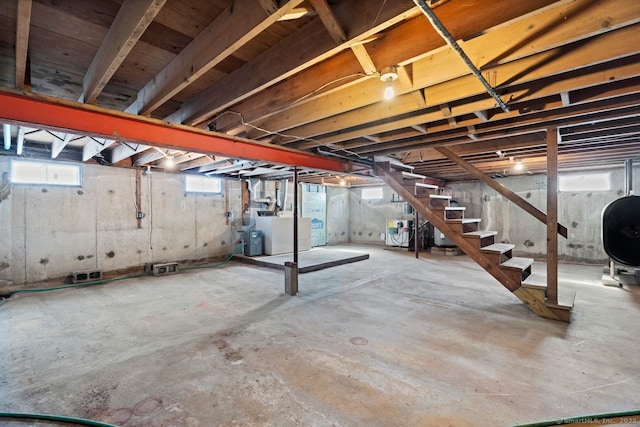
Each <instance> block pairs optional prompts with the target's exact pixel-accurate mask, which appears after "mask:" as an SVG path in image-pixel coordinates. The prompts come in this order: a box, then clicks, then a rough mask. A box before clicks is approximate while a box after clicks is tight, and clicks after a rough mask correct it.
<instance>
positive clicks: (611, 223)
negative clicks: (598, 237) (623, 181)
mask: <svg viewBox="0 0 640 427" xmlns="http://www.w3.org/2000/svg"><path fill="white" fill-rule="evenodd" d="M602 245H603V246H604V250H605V252H606V253H607V255H609V257H610V258H611V259H613V260H614V261H615V262H617V263H620V264H624V265H628V266H631V267H640V196H634V195H630V196H626V197H622V198H620V199H617V200H614V201H613V202H611V203H609V204H608V205H607V206H605V208H604V209H603V211H602Z"/></svg>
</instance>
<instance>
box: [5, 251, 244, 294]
mask: <svg viewBox="0 0 640 427" xmlns="http://www.w3.org/2000/svg"><path fill="white" fill-rule="evenodd" d="M241 251H242V246H239V247H237V248H236V249H234V250H233V252H231V255H229V256H228V257H227V258H226V259H225V260H224V261H220V262H218V263H215V264H205V265H195V266H192V267H182V268H179V269H178V270H179V271H186V270H195V269H199V268H215V267H220V266H221V265H224V264H226V263H228V262H229V261H231V258H233V257H234V256H235V255H237V254H238V253H240V252H241ZM148 275H149V274H148V273H140V274H132V275H128V276H120V277H112V278H110V279H101V280H93V281H91V282H85V283H76V284H73V285H64V286H54V287H50V288H37V289H17V290H15V291H11V292H8V293H6V294H2V295H0V305H2V304H3V303H4V301H5V300H6V299H7V298H9V297H11V296H13V295H15V294H23V293H24V294H26V293H34V292H48V291H57V290H60V289H70V288H84V287H87V286H93V285H101V284H103V283H109V282H116V281H118V280H126V279H135V278H136V277H143V276H148Z"/></svg>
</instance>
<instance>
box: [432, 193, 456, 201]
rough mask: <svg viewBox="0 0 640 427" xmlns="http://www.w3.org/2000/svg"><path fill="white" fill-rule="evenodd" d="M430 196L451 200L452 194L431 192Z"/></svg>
mask: <svg viewBox="0 0 640 427" xmlns="http://www.w3.org/2000/svg"><path fill="white" fill-rule="evenodd" d="M429 197H430V198H432V199H448V200H451V196H446V195H444V194H429Z"/></svg>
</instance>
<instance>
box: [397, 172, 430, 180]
mask: <svg viewBox="0 0 640 427" xmlns="http://www.w3.org/2000/svg"><path fill="white" fill-rule="evenodd" d="M402 178H409V179H425V178H426V176H424V175H420V174H419V173H413V172H407V171H402Z"/></svg>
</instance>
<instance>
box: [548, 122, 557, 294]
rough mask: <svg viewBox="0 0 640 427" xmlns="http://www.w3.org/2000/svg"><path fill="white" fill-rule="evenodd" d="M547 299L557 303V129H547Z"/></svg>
mask: <svg viewBox="0 0 640 427" xmlns="http://www.w3.org/2000/svg"><path fill="white" fill-rule="evenodd" d="M546 296H547V301H548V302H550V303H553V304H557V303H558V129H557V128H555V127H552V128H549V129H547V295H546Z"/></svg>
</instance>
